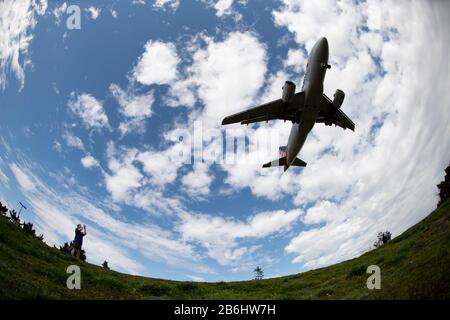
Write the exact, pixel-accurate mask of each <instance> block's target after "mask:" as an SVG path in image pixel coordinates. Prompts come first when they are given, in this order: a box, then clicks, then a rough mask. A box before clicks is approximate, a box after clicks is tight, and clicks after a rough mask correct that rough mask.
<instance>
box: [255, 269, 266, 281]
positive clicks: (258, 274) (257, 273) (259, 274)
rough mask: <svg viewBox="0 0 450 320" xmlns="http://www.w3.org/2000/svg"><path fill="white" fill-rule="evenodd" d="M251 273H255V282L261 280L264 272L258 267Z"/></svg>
mask: <svg viewBox="0 0 450 320" xmlns="http://www.w3.org/2000/svg"><path fill="white" fill-rule="evenodd" d="M253 272H254V273H255V280H262V278H264V272H263V270H262V269H261V267H260V266H257V267H256V268H255V270H253Z"/></svg>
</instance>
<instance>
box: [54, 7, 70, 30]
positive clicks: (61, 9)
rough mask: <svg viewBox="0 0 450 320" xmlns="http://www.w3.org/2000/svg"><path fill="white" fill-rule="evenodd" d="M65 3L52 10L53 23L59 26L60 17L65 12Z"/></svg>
mask: <svg viewBox="0 0 450 320" xmlns="http://www.w3.org/2000/svg"><path fill="white" fill-rule="evenodd" d="M67 7H68V6H67V2H63V4H61V5H60V6H56V7H55V9H53V16H54V17H55V23H56V24H57V25H59V24H60V23H61V16H62V15H63V14H66V12H67Z"/></svg>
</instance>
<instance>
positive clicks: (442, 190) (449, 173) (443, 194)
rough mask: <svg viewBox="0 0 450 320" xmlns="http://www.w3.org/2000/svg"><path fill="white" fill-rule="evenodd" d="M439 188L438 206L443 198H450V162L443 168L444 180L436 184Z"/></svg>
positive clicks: (443, 200)
mask: <svg viewBox="0 0 450 320" xmlns="http://www.w3.org/2000/svg"><path fill="white" fill-rule="evenodd" d="M437 187H438V190H439V202H438V206H440V205H441V204H443V203H444V202H445V200H447V199H448V198H450V164H449V165H448V167H447V168H446V169H445V178H444V181H442V182H441V183H439V184H438V185H437Z"/></svg>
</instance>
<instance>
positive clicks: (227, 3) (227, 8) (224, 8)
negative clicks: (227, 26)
mask: <svg viewBox="0 0 450 320" xmlns="http://www.w3.org/2000/svg"><path fill="white" fill-rule="evenodd" d="M232 4H233V0H219V1H216V3H215V4H214V9H216V15H217V16H218V17H221V16H223V15H227V14H231V5H232Z"/></svg>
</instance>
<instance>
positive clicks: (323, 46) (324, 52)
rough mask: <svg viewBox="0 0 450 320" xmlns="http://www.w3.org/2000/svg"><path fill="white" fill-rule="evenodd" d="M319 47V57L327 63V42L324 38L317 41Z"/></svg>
mask: <svg viewBox="0 0 450 320" xmlns="http://www.w3.org/2000/svg"><path fill="white" fill-rule="evenodd" d="M319 47H320V51H321V53H322V54H321V56H322V58H323V59H325V60H326V61H328V40H327V38H325V37H322V38H321V39H320V40H319Z"/></svg>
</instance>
